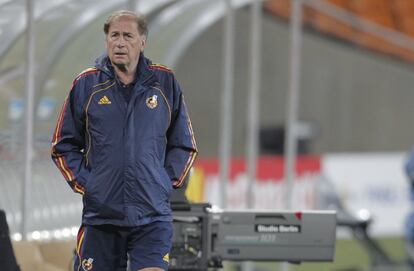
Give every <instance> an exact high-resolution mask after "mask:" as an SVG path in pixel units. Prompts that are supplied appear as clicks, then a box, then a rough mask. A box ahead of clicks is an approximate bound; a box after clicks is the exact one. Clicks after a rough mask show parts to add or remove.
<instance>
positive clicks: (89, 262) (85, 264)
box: [82, 258, 93, 271]
mask: <svg viewBox="0 0 414 271" xmlns="http://www.w3.org/2000/svg"><path fill="white" fill-rule="evenodd" d="M82 268H83V270H85V271H90V270H92V268H93V259H92V258H89V259H84V260H83V261H82Z"/></svg>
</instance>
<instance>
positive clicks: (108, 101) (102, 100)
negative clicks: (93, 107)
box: [98, 95, 112, 104]
mask: <svg viewBox="0 0 414 271" xmlns="http://www.w3.org/2000/svg"><path fill="white" fill-rule="evenodd" d="M111 103H112V102H111V101H110V100H109V99H108V97H106V95H105V96H103V97H102V98H101V99H100V100H99V102H98V104H111Z"/></svg>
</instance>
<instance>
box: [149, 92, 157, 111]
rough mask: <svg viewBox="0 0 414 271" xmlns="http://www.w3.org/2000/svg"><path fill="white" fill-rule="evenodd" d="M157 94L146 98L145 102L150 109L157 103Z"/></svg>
mask: <svg viewBox="0 0 414 271" xmlns="http://www.w3.org/2000/svg"><path fill="white" fill-rule="evenodd" d="M157 99H158V96H157V95H152V96H151V97H148V98H147V101H146V104H147V106H148V107H149V108H150V109H154V108H155V107H157V105H158V101H157Z"/></svg>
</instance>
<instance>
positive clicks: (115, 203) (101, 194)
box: [84, 174, 125, 219]
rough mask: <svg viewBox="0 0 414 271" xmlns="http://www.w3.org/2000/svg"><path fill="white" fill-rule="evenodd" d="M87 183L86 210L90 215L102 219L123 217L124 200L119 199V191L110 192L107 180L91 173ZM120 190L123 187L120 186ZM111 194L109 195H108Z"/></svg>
mask: <svg viewBox="0 0 414 271" xmlns="http://www.w3.org/2000/svg"><path fill="white" fill-rule="evenodd" d="M89 178H90V179H89V181H88V182H87V184H86V188H85V195H84V212H85V213H88V215H89V216H93V217H96V218H102V219H123V218H124V217H125V215H124V213H123V204H122V201H121V200H119V199H117V197H120V196H121V195H119V192H118V194H117V193H108V192H107V191H108V190H109V189H110V187H108V185H107V184H106V183H105V181H102V182H101V178H99V177H96V176H94V175H93V174H91V175H90V177H89ZM118 190H119V191H121V190H122V188H118ZM108 195H109V196H108Z"/></svg>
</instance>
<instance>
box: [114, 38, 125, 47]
mask: <svg viewBox="0 0 414 271" xmlns="http://www.w3.org/2000/svg"><path fill="white" fill-rule="evenodd" d="M116 46H118V47H124V46H125V39H124V38H123V37H120V38H119V39H118V40H117V43H116Z"/></svg>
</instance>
